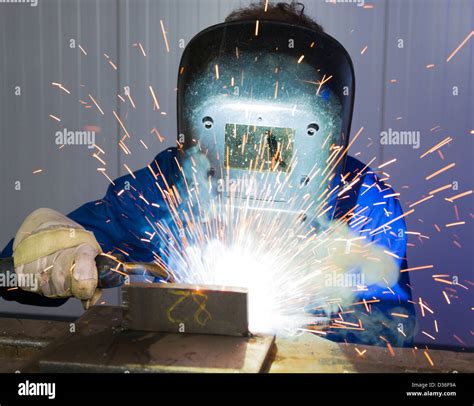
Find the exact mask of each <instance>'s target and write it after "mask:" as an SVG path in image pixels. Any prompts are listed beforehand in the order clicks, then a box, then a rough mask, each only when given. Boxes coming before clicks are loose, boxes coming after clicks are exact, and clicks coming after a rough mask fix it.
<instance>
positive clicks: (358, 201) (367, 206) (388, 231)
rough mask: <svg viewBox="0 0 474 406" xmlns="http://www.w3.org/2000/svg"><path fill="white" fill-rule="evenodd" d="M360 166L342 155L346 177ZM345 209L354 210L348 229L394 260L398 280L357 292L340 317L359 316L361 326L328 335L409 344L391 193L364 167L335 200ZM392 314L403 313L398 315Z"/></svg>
mask: <svg viewBox="0 0 474 406" xmlns="http://www.w3.org/2000/svg"><path fill="white" fill-rule="evenodd" d="M363 168H365V165H364V164H362V163H361V162H359V161H358V160H356V159H354V158H352V157H348V162H347V164H346V172H351V174H352V178H351V180H352V179H355V178H356V176H357V175H358V174H359V173H360V171H361V169H363ZM351 180H350V181H351ZM351 209H353V210H354V211H353V212H354V216H353V217H352V219H351V221H350V223H349V226H350V228H351V229H352V231H354V232H355V233H356V234H360V235H361V236H364V237H365V238H366V239H367V240H368V242H369V243H375V244H378V245H379V246H381V247H382V248H383V249H384V250H386V251H387V253H388V254H387V255H390V256H391V257H393V259H394V260H395V262H396V264H397V266H398V269H399V271H400V272H399V277H398V281H397V283H396V284H395V285H393V286H389V287H381V286H378V285H369V286H367V289H366V290H363V291H359V292H358V293H357V297H356V299H355V303H357V304H356V305H354V306H352V310H353V311H354V312H353V313H352V314H351V315H350V316H349V315H348V316H346V317H345V320H346V321H349V322H355V323H359V320H360V321H361V322H362V324H363V325H364V331H357V332H355V331H354V332H351V331H350V330H348V331H342V330H341V331H334V332H332V334H330V336H331V337H329V338H331V339H333V340H335V341H348V342H353V343H361V344H371V345H386V342H387V341H388V342H390V343H391V345H393V346H410V345H411V344H412V339H413V336H414V333H415V309H414V305H413V302H412V297H411V287H410V281H409V275H408V272H402V270H404V269H406V268H407V257H406V245H407V236H406V224H405V220H404V218H403V210H402V208H401V205H400V202H399V200H398V198H397V194H396V193H395V192H394V191H393V189H391V188H390V187H388V186H386V185H385V184H384V182H382V181H381V180H380V179H379V178H378V177H377V175H376V174H374V173H373V172H372V171H371V170H370V168H366V170H365V173H364V174H361V176H360V180H359V182H358V183H357V185H355V187H354V188H353V189H352V190H351V191H350V192H349V193H348V196H347V199H345V200H344V201H343V202H342V203H341V205H340V207H339V213H338V215H339V216H341V215H344V214H345V213H347V212H348V211H349V210H351ZM364 300H365V301H366V302H368V304H367V305H365V304H364V303H363V302H364ZM394 314H395V316H394ZM398 314H403V315H405V316H406V317H402V318H400V316H397V315H398ZM380 337H383V338H380Z"/></svg>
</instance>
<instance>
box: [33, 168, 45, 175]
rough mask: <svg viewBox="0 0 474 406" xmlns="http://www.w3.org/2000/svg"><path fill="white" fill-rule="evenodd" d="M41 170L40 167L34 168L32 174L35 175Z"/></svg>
mask: <svg viewBox="0 0 474 406" xmlns="http://www.w3.org/2000/svg"><path fill="white" fill-rule="evenodd" d="M41 172H43V170H42V169H36V170H34V171H33V174H34V175H36V174H37V173H41Z"/></svg>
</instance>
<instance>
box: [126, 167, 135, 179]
mask: <svg viewBox="0 0 474 406" xmlns="http://www.w3.org/2000/svg"><path fill="white" fill-rule="evenodd" d="M123 167H124V168H125V169H126V170H127V171H128V173H129V174H130V175H131V177H132V178H133V179H136V178H137V177H136V176H135V174H134V173H133V172H132V170H131V169H130V168H129V167H128V165H127V164H123Z"/></svg>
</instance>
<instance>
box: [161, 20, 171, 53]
mask: <svg viewBox="0 0 474 406" xmlns="http://www.w3.org/2000/svg"><path fill="white" fill-rule="evenodd" d="M160 26H161V33H162V34H163V39H164V40H165V46H166V52H170V47H169V44H168V38H167V36H166V31H165V26H164V24H163V20H160Z"/></svg>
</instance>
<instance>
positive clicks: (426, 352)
mask: <svg viewBox="0 0 474 406" xmlns="http://www.w3.org/2000/svg"><path fill="white" fill-rule="evenodd" d="M423 354H424V355H425V357H426V359H427V360H428V362H429V363H430V365H431V366H434V363H433V360H432V359H431V357H430V354H428V351H423Z"/></svg>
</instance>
